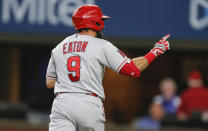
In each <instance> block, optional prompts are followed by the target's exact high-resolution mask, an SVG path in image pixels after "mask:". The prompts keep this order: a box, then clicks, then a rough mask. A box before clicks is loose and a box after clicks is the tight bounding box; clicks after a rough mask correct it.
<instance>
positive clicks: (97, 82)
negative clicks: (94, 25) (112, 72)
mask: <svg viewBox="0 0 208 131" xmlns="http://www.w3.org/2000/svg"><path fill="white" fill-rule="evenodd" d="M105 42H106V41H104V40H102V39H98V38H94V37H92V36H88V35H78V34H75V35H72V36H69V37H67V38H66V39H64V40H63V41H62V42H61V43H60V44H59V45H57V47H56V48H55V49H54V50H53V51H52V55H53V58H54V62H55V66H56V73H57V82H56V85H55V93H58V92H80V93H82V92H83V93H87V92H93V93H96V94H98V95H99V96H101V97H104V94H103V88H102V78H103V73H104V66H103V65H102V64H101V63H100V62H99V59H100V58H99V57H102V53H103V51H102V46H103V44H105Z"/></svg>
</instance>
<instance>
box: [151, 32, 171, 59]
mask: <svg viewBox="0 0 208 131" xmlns="http://www.w3.org/2000/svg"><path fill="white" fill-rule="evenodd" d="M168 37H170V34H167V35H165V36H164V37H163V38H162V39H161V40H160V41H158V42H157V43H156V44H155V46H154V48H153V49H152V50H151V51H150V52H152V53H153V54H154V55H155V56H156V57H157V56H159V55H162V54H163V53H164V52H165V51H167V50H169V49H170V45H169V42H168V41H167V39H168Z"/></svg>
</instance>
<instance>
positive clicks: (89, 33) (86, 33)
mask: <svg viewBox="0 0 208 131" xmlns="http://www.w3.org/2000/svg"><path fill="white" fill-rule="evenodd" d="M79 34H80V35H89V36H93V37H96V32H95V31H93V30H88V31H82V32H79Z"/></svg>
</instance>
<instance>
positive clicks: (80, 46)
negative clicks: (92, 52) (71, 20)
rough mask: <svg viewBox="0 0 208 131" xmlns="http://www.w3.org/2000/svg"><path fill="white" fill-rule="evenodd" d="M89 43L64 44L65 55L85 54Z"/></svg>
mask: <svg viewBox="0 0 208 131" xmlns="http://www.w3.org/2000/svg"><path fill="white" fill-rule="evenodd" d="M87 44H88V41H74V42H69V43H65V44H63V54H67V53H74V52H85V49H86V47H87Z"/></svg>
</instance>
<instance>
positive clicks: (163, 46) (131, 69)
mask: <svg viewBox="0 0 208 131" xmlns="http://www.w3.org/2000/svg"><path fill="white" fill-rule="evenodd" d="M168 37H170V34H167V35H166V36H164V37H163V38H162V39H161V40H160V41H158V42H157V43H156V44H155V46H154V48H153V49H151V50H150V52H149V53H147V54H146V55H145V56H141V57H137V58H133V59H132V61H131V62H130V63H126V64H125V65H124V66H123V68H122V69H121V70H120V72H119V73H121V74H124V75H127V76H130V77H133V78H136V77H139V76H140V72H142V71H143V70H144V69H146V68H147V67H148V65H149V64H150V63H151V62H152V61H153V60H154V59H155V58H156V57H158V56H160V55H162V54H163V53H164V52H165V51H167V50H169V49H170V47H169V42H168V41H167V38H168Z"/></svg>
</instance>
